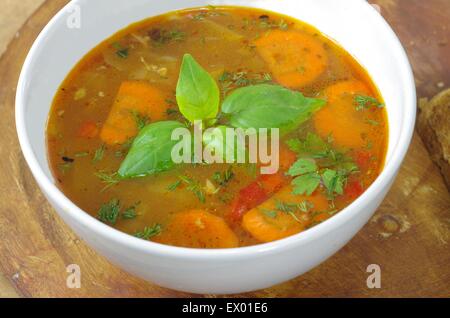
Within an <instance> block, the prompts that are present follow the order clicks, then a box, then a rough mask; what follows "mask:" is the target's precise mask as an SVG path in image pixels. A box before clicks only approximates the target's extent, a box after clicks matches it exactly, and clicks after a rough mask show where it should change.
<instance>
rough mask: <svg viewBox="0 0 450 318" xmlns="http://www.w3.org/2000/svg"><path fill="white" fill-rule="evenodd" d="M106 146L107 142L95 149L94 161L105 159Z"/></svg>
mask: <svg viewBox="0 0 450 318" xmlns="http://www.w3.org/2000/svg"><path fill="white" fill-rule="evenodd" d="M105 150H106V146H105V144H102V145H101V146H100V147H99V148H98V149H97V150H95V153H94V158H93V159H92V161H94V162H98V161H100V160H102V159H103V156H104V155H105Z"/></svg>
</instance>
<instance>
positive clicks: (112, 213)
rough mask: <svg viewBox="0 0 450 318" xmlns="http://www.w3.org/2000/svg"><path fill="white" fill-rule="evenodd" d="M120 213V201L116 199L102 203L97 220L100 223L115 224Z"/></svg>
mask: <svg viewBox="0 0 450 318" xmlns="http://www.w3.org/2000/svg"><path fill="white" fill-rule="evenodd" d="M119 213H120V201H119V200H118V199H112V200H111V201H109V202H108V203H104V204H103V205H102V206H101V207H100V209H99V211H98V218H99V220H100V221H102V222H104V223H109V224H112V225H114V224H116V222H117V218H118V216H119Z"/></svg>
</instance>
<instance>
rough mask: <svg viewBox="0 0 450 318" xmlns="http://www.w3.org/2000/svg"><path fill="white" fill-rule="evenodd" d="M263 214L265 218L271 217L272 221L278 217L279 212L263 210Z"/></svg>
mask: <svg viewBox="0 0 450 318" xmlns="http://www.w3.org/2000/svg"><path fill="white" fill-rule="evenodd" d="M262 213H263V214H264V215H265V216H267V217H269V218H271V219H275V218H276V217H277V215H278V212H277V211H274V210H267V209H263V210H262Z"/></svg>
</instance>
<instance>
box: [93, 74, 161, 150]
mask: <svg viewBox="0 0 450 318" xmlns="http://www.w3.org/2000/svg"><path fill="white" fill-rule="evenodd" d="M165 99H166V97H165V96H164V94H163V93H162V92H161V91H160V90H158V89H157V88H155V87H154V86H152V85H150V84H147V83H145V82H139V81H128V82H123V83H122V85H121V86H120V88H119V92H118V93H117V97H116V99H115V102H114V104H113V106H112V109H111V111H110V113H109V116H108V118H107V119H106V122H105V124H104V125H103V128H102V131H101V133H100V137H101V139H102V140H103V141H104V142H105V143H106V144H108V145H115V144H123V143H125V142H126V141H127V140H129V139H130V138H132V137H134V136H136V134H137V133H138V127H137V123H136V115H137V114H139V115H141V116H147V117H148V118H150V120H151V121H152V122H155V121H159V120H162V119H164V118H166V116H167V113H166V111H167V104H166V102H165Z"/></svg>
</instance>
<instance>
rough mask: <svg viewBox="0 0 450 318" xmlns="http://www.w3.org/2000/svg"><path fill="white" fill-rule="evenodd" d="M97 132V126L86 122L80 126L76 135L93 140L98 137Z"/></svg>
mask: <svg viewBox="0 0 450 318" xmlns="http://www.w3.org/2000/svg"><path fill="white" fill-rule="evenodd" d="M98 131H99V129H98V126H97V124H96V123H95V122H93V121H90V120H88V121H86V122H84V123H83V124H82V125H81V126H80V128H79V129H78V133H77V135H78V136H79V137H82V138H95V137H97V135H98Z"/></svg>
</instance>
